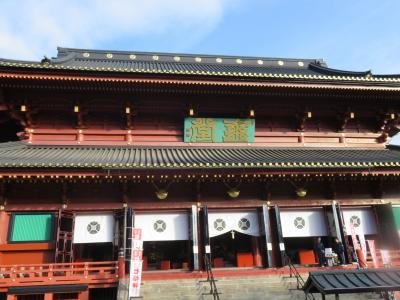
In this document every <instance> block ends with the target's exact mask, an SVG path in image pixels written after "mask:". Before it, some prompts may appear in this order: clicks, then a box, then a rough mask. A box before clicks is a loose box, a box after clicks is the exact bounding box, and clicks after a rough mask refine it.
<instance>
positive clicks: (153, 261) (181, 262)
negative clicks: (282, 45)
mask: <svg viewBox="0 0 400 300" xmlns="http://www.w3.org/2000/svg"><path fill="white" fill-rule="evenodd" d="M399 114H400V75H378V74H374V73H372V72H371V71H366V72H351V71H343V70H336V69H332V68H329V67H328V66H327V64H326V63H325V61H323V60H322V59H283V58H265V57H236V56H218V55H215V56H214V55H192V54H170V53H145V52H123V51H99V50H86V49H69V48H58V55H57V57H55V58H47V57H45V58H43V59H42V60H40V61H16V60H9V59H0V142H1V143H0V300H5V299H7V300H17V299H18V300H19V299H21V300H22V299H45V300H51V299H54V300H56V299H80V300H86V299H100V300H101V299H116V295H117V290H118V287H119V282H120V280H121V279H122V278H125V277H127V276H128V275H127V274H128V271H129V268H130V264H129V261H130V257H131V235H132V227H135V228H141V229H142V234H143V241H144V242H143V275H142V277H143V281H146V280H151V278H152V276H155V275H154V274H158V275H160V274H169V276H175V275H176V276H180V277H185V276H193V274H196V273H200V272H203V271H204V261H203V257H204V255H205V254H209V255H210V256H211V262H212V265H213V268H214V269H215V270H223V269H225V270H227V269H229V272H230V273H234V272H236V271H240V270H243V268H248V269H249V268H250V269H252V270H253V269H254V270H255V271H258V272H264V271H266V270H272V269H274V270H275V268H280V267H283V266H284V265H285V264H286V257H289V258H290V259H291V260H292V261H293V262H294V263H295V264H298V265H307V266H313V265H316V264H317V258H316V256H315V253H314V251H313V249H314V244H315V240H316V238H317V237H321V239H322V242H323V243H324V245H325V247H332V245H333V239H334V238H338V239H339V240H340V241H342V242H343V244H344V247H345V254H346V263H351V262H352V248H353V246H354V245H353V242H352V239H351V232H350V228H354V230H355V231H356V233H357V234H359V235H362V236H364V238H365V239H366V240H369V241H373V242H374V245H375V247H376V251H377V252H379V251H380V250H387V251H389V252H391V253H396V251H398V249H399V247H400V239H399V231H398V229H400V184H399V183H400V149H398V148H397V147H396V146H395V145H394V146H388V145H389V143H390V140H391V137H392V136H394V135H395V134H397V133H398V131H399V130H400V127H399V117H400V115H399ZM360 242H362V241H360ZM370 250H371V249H370ZM370 250H368V255H367V257H368V259H369V258H370V257H371V254H370V253H369V252H370ZM399 262H400V261H399ZM393 263H395V262H393ZM278 270H279V269H278ZM171 274H172V275H171ZM158 275H157V276H158Z"/></svg>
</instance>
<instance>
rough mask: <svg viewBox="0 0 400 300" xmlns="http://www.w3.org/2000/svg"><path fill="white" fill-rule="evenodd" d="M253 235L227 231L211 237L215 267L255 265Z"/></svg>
mask: <svg viewBox="0 0 400 300" xmlns="http://www.w3.org/2000/svg"><path fill="white" fill-rule="evenodd" d="M252 240H253V239H252V236H250V235H247V234H243V233H240V232H235V231H233V232H227V233H224V234H222V235H218V236H215V237H212V238H211V239H210V246H211V255H212V262H213V266H214V268H223V267H251V266H254V259H253V243H252Z"/></svg>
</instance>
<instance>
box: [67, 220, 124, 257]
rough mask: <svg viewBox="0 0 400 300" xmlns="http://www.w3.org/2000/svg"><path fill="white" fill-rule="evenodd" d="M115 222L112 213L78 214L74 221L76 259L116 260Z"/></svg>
mask: <svg viewBox="0 0 400 300" xmlns="http://www.w3.org/2000/svg"><path fill="white" fill-rule="evenodd" d="M114 223H115V220H114V215H113V214H112V213H93V214H77V215H76V216H75V223H74V239H73V250H74V260H75V261H76V262H82V261H110V260H114V259H115V258H116V257H115V249H114Z"/></svg>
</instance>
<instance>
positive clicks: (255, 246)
mask: <svg viewBox="0 0 400 300" xmlns="http://www.w3.org/2000/svg"><path fill="white" fill-rule="evenodd" d="M258 239H259V238H258V237H257V236H252V237H251V248H252V252H253V265H254V266H255V267H262V256H261V252H260V243H259V242H258Z"/></svg>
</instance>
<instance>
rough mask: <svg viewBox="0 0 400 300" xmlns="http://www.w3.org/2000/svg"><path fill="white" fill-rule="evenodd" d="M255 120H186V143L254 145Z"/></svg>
mask: <svg viewBox="0 0 400 300" xmlns="http://www.w3.org/2000/svg"><path fill="white" fill-rule="evenodd" d="M254 132H255V120H254V119H225V118H185V132H184V141H185V143H253V142H254Z"/></svg>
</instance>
